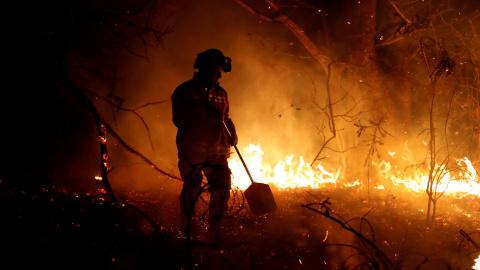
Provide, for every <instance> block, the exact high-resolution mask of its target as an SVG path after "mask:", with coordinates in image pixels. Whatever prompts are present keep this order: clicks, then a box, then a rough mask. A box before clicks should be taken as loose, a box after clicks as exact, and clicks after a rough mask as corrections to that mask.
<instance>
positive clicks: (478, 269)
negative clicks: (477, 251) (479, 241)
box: [472, 256, 480, 270]
mask: <svg viewBox="0 0 480 270" xmlns="http://www.w3.org/2000/svg"><path fill="white" fill-rule="evenodd" d="M472 269H473V270H480V256H478V258H477V259H475V265H474V266H473V268H472Z"/></svg>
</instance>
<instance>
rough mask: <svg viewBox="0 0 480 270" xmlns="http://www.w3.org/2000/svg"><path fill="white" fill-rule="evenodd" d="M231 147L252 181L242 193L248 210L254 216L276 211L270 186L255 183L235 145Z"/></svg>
mask: <svg viewBox="0 0 480 270" xmlns="http://www.w3.org/2000/svg"><path fill="white" fill-rule="evenodd" d="M223 126H224V127H225V129H226V130H227V132H228V135H229V136H232V134H231V133H230V130H228V127H227V125H225V122H223ZM233 147H235V151H237V154H238V157H239V158H240V160H241V161H242V164H243V167H245V170H246V171H247V174H248V177H250V181H252V184H250V186H249V187H248V188H247V189H246V190H245V192H244V194H245V198H246V199H247V203H248V205H249V206H250V210H252V212H253V213H254V214H255V215H264V214H267V213H270V212H274V211H276V210H277V204H276V203H275V198H273V193H272V190H271V189H270V186H269V185H268V184H263V183H257V182H255V181H253V178H252V175H251V174H250V171H249V170H248V168H247V164H245V161H244V160H243V158H242V155H240V151H238V148H237V146H236V145H234V146H233Z"/></svg>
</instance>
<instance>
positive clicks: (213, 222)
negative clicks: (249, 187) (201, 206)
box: [204, 156, 231, 230]
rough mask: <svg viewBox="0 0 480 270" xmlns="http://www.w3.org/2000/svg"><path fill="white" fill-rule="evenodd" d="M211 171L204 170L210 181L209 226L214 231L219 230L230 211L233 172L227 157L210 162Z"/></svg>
mask: <svg viewBox="0 0 480 270" xmlns="http://www.w3.org/2000/svg"><path fill="white" fill-rule="evenodd" d="M208 168H210V170H204V172H205V175H206V176H207V179H208V184H209V187H208V190H209V191H210V204H209V225H210V228H211V229H213V230H218V228H219V227H220V223H221V221H222V219H223V218H224V217H225V216H226V214H227V210H228V200H229V198H230V188H231V171H230V169H229V168H228V162H227V159H226V157H223V156H218V157H215V158H213V159H211V162H209V166H208Z"/></svg>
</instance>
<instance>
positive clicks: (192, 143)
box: [172, 49, 238, 231]
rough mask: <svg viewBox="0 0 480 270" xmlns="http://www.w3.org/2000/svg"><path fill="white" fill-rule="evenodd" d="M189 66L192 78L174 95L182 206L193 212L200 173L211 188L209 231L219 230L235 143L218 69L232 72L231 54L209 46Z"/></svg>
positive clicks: (225, 210)
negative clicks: (181, 182) (230, 160)
mask: <svg viewBox="0 0 480 270" xmlns="http://www.w3.org/2000/svg"><path fill="white" fill-rule="evenodd" d="M193 67H194V69H198V71H197V72H195V73H194V76H193V79H192V80H189V81H186V82H184V83H182V84H181V85H180V86H178V87H177V88H176V89H175V91H174V93H173V95H172V113H173V123H174V124H175V126H176V127H177V128H178V130H177V137H176V143H177V149H178V168H179V170H180V175H181V178H182V180H183V181H184V184H183V189H182V192H181V194H180V206H181V211H182V215H183V216H186V217H190V216H191V215H192V213H193V209H194V205H195V201H196V199H198V196H199V195H200V193H201V192H202V179H203V175H204V176H205V177H206V179H207V184H208V185H207V187H208V191H209V193H210V204H209V231H211V230H213V231H217V230H218V225H219V221H220V220H221V218H222V217H224V216H225V214H226V212H227V207H228V204H227V203H228V199H229V197H230V187H231V172H230V169H229V167H228V162H227V159H228V157H229V155H230V150H231V147H232V146H234V145H236V144H237V142H238V137H237V135H236V131H235V125H234V124H233V122H232V120H231V119H230V116H229V114H228V112H229V103H228V98H227V92H226V91H225V90H224V89H223V88H222V87H220V85H219V79H220V78H221V77H222V72H230V71H231V59H230V58H229V57H225V56H224V55H223V53H222V52H221V51H219V50H217V49H209V50H206V51H204V52H202V53H199V54H198V55H197V58H196V60H195V63H194V65H193ZM202 173H203V175H202Z"/></svg>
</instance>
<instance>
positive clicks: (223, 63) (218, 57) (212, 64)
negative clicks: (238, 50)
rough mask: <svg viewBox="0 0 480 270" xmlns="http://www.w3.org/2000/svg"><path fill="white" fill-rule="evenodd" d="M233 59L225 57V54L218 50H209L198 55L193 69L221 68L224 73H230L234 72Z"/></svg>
mask: <svg viewBox="0 0 480 270" xmlns="http://www.w3.org/2000/svg"><path fill="white" fill-rule="evenodd" d="M231 62H232V59H230V57H225V56H223V53H222V52H221V51H220V50H217V49H208V50H206V51H204V52H202V53H199V54H198V55H197V59H195V63H194V64H193V68H198V69H199V70H200V69H203V68H216V67H221V68H222V71H223V72H230V71H231V70H232V64H231Z"/></svg>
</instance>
